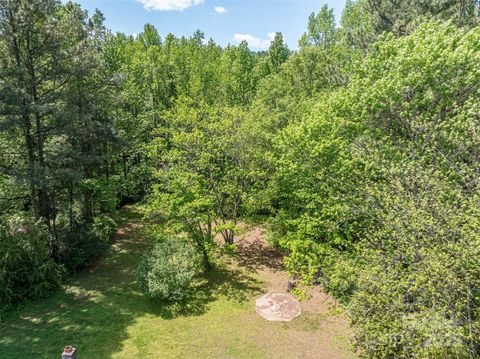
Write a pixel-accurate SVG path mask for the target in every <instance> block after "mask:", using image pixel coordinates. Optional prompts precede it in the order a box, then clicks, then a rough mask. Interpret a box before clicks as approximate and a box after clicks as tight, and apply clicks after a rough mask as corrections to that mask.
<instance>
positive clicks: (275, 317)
mask: <svg viewBox="0 0 480 359" xmlns="http://www.w3.org/2000/svg"><path fill="white" fill-rule="evenodd" d="M256 312H257V314H258V315H261V316H262V317H263V318H264V319H266V320H268V321H271V322H289V321H291V320H292V319H294V318H296V317H298V316H299V315H300V314H301V313H302V310H301V309H300V303H299V302H298V301H297V300H296V299H295V298H294V297H293V296H291V295H290V294H281V293H268V294H265V295H264V296H263V297H260V298H258V299H257V302H256Z"/></svg>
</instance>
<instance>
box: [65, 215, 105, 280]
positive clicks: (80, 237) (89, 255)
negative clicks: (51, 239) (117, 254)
mask: <svg viewBox="0 0 480 359" xmlns="http://www.w3.org/2000/svg"><path fill="white" fill-rule="evenodd" d="M101 228H102V230H101V231H100V230H99V229H97V230H99V233H98V234H97V233H96V232H95V225H94V226H93V227H91V226H88V225H84V224H76V225H75V227H74V228H73V229H71V230H65V231H63V233H60V234H59V235H58V239H59V241H58V250H57V261H58V262H59V263H61V264H62V265H63V266H64V267H65V268H66V269H67V270H68V272H69V273H75V272H78V271H80V270H82V269H84V268H86V267H88V266H89V265H91V264H92V263H93V262H94V261H95V260H96V259H97V258H99V257H100V256H101V255H102V254H104V253H105V252H106V250H107V249H108V247H109V243H108V241H107V240H105V239H104V238H102V237H101V236H102V235H105V233H106V232H108V231H106V230H105V228H104V227H101Z"/></svg>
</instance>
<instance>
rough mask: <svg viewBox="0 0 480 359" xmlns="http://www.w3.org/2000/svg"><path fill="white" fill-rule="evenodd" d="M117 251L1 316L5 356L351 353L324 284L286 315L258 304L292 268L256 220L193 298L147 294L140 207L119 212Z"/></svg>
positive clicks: (95, 358)
mask: <svg viewBox="0 0 480 359" xmlns="http://www.w3.org/2000/svg"><path fill="white" fill-rule="evenodd" d="M121 217H122V221H123V223H124V224H123V225H122V226H121V229H120V230H119V231H118V233H117V234H116V236H115V242H114V244H113V246H112V250H111V252H110V253H109V254H108V255H107V256H106V257H105V258H104V259H102V260H100V261H99V262H98V263H97V265H95V266H94V267H93V268H91V269H90V270H89V271H88V272H86V273H82V274H79V275H78V276H77V277H75V278H74V279H73V280H71V281H70V283H69V284H68V285H66V286H65V287H64V288H63V289H62V290H61V291H59V292H57V293H56V294H55V295H53V296H52V297H50V298H48V299H46V300H43V301H40V302H38V303H34V304H30V305H27V306H25V307H24V308H22V309H21V310H19V311H18V312H17V313H15V314H13V315H12V316H11V317H10V318H8V319H7V320H5V321H4V322H3V323H1V324H0V358H9V359H13V358H27V357H34V358H48V359H51V358H57V357H59V356H60V354H61V350H62V348H63V346H64V345H67V344H73V345H74V346H76V347H77V348H78V350H79V359H103V358H189V359H190V358H199V359H203V358H248V359H252V358H262V359H263V358H286V359H287V358H288V359H292V358H302V359H307V358H317V359H336V358H338V359H340V358H354V357H355V355H354V354H353V351H352V348H351V345H350V337H351V331H350V329H349V326H348V323H347V321H346V320H345V319H344V318H343V316H342V315H340V314H334V312H335V311H332V310H330V309H331V308H332V304H333V301H332V300H331V298H329V297H328V296H326V295H325V294H323V293H320V292H317V293H314V295H313V297H312V298H311V299H310V300H308V301H304V302H302V304H301V305H302V311H303V313H302V315H301V316H300V317H299V318H297V319H295V320H294V321H292V322H290V323H270V322H266V321H264V320H263V319H262V318H260V317H259V316H258V315H257V314H256V313H255V299H256V298H258V297H259V296H261V295H262V294H264V293H266V292H269V291H270V292H284V291H285V289H286V285H287V274H286V272H285V271H284V270H283V268H282V260H281V256H279V254H278V253H277V252H276V251H274V250H272V249H270V248H269V247H268V246H266V245H265V241H264V239H263V231H262V229H260V228H254V229H251V230H246V231H245V234H244V235H243V236H242V238H241V239H240V240H239V242H238V246H239V252H238V255H237V256H236V257H234V258H231V257H227V258H223V259H222V260H221V262H222V263H220V264H219V265H218V266H217V269H216V270H215V271H213V272H212V273H210V274H209V275H208V276H207V277H205V278H203V280H202V282H201V283H199V284H198V286H197V287H196V289H195V291H193V292H192V295H191V296H190V297H189V300H188V301H187V302H186V303H184V304H182V305H180V304H177V305H165V304H162V303H159V302H156V301H154V300H150V299H148V298H146V297H145V296H144V295H143V294H142V293H141V291H140V290H139V288H138V286H137V283H136V279H135V271H136V267H137V264H138V262H139V260H140V258H141V256H142V253H143V252H144V250H145V249H146V248H147V244H146V243H145V241H144V239H143V236H142V226H143V225H144V223H142V219H141V214H140V212H139V210H138V208H137V207H128V208H125V209H124V210H123V211H122V212H121Z"/></svg>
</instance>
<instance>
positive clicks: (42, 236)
mask: <svg viewBox="0 0 480 359" xmlns="http://www.w3.org/2000/svg"><path fill="white" fill-rule="evenodd" d="M51 244H52V239H51V237H50V235H49V233H48V231H47V230H46V228H44V226H43V225H41V224H39V223H36V222H34V221H33V220H29V219H22V218H20V217H13V218H12V219H11V220H10V221H9V223H8V224H4V225H0V313H1V312H4V311H5V310H8V309H11V308H12V307H13V306H14V305H15V304H19V303H21V302H24V301H26V300H30V299H35V298H40V297H45V296H46V295H47V294H49V293H50V292H52V291H53V290H55V289H56V288H58V287H59V285H60V283H61V280H62V274H63V270H62V268H61V266H59V265H58V264H56V263H55V262H54V261H53V259H51Z"/></svg>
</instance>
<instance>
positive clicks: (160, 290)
mask: <svg viewBox="0 0 480 359" xmlns="http://www.w3.org/2000/svg"><path fill="white" fill-rule="evenodd" d="M198 268H199V261H198V254H197V252H196V249H195V247H194V246H192V245H191V244H189V243H187V242H186V241H184V240H181V239H166V240H164V241H162V242H159V243H156V244H155V245H154V247H153V249H152V251H151V252H150V253H148V254H147V255H146V256H145V257H144V258H143V260H142V262H141V263H140V266H139V267H138V270H137V278H138V282H139V284H140V287H141V288H142V290H143V292H144V293H145V294H146V295H147V296H149V297H152V298H159V299H162V300H166V301H180V300H182V299H184V298H185V297H186V296H187V291H188V288H189V286H190V285H191V283H192V281H193V278H194V277H195V275H196V273H197V271H198Z"/></svg>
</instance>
